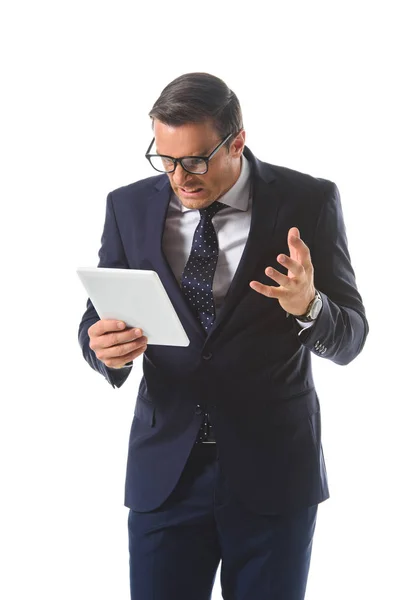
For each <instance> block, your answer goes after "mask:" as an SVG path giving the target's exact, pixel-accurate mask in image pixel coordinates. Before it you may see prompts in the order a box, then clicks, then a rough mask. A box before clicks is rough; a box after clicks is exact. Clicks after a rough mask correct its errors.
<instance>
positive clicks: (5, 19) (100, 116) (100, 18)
mask: <svg viewBox="0 0 400 600" xmlns="http://www.w3.org/2000/svg"><path fill="white" fill-rule="evenodd" d="M394 15H395V2H393V3H389V2H382V1H380V2H359V3H356V2H351V1H347V2H344V3H342V4H338V2H296V3H295V2H293V3H288V2H281V3H280V4H278V2H260V3H257V2H249V1H247V2H240V3H238V4H237V5H234V4H232V3H226V4H225V3H222V2H216V1H214V2H208V1H207V0H203V1H202V2H196V3H188V5H186V3H184V4H182V3H178V2H165V1H164V2H160V3H157V2H148V3H146V7H144V3H143V5H140V6H139V5H138V3H135V2H128V1H122V0H113V2H102V1H99V0H97V1H96V2H94V1H93V0H79V2H77V1H76V0H70V1H69V2H65V1H64V2H60V1H59V2H56V1H54V0H53V1H51V2H50V1H47V2H46V1H43V0H37V1H36V2H18V1H15V2H13V4H12V8H11V9H10V8H8V9H4V8H3V9H2V16H1V19H0V21H1V25H0V27H1V31H0V33H1V35H0V40H1V41H0V44H1V56H2V67H1V69H2V74H1V80H2V93H1V103H2V109H1V120H2V123H1V154H2V155H1V163H0V164H1V167H0V168H1V172H2V175H1V216H2V218H1V267H2V277H1V280H2V285H1V287H2V294H1V302H2V308H1V315H2V326H1V332H2V344H1V354H2V356H1V365H2V377H1V398H2V399H1V420H0V427H1V430H0V444H1V447H0V452H1V481H0V485H1V489H2V492H1V511H0V518H1V523H0V525H1V529H0V531H1V533H0V544H1V552H2V558H1V570H2V576H1V581H0V595H1V597H2V598H4V599H5V600H16V599H18V600H20V599H21V598H40V599H41V600H50V599H51V600H54V599H55V598H57V600H64V599H65V600H66V599H68V600H71V599H72V598H73V599H74V600H86V599H88V598H96V600H102V599H107V600H109V599H111V598H112V599H118V600H128V598H129V581H128V537H127V516H128V509H127V508H126V507H124V505H123V487H124V478H125V465H126V456H127V444H128V435H129V429H130V425H131V419H132V415H133V410H134V403H135V398H136V391H137V388H138V384H139V380H140V377H141V360H139V361H138V362H137V364H135V368H134V369H133V370H132V373H131V375H130V377H129V379H128V380H127V382H126V383H125V384H124V386H123V387H122V388H121V389H119V390H118V389H113V388H112V387H111V386H110V385H109V384H108V383H107V382H106V380H105V379H104V378H103V377H102V376H101V375H99V374H98V373H96V372H95V371H93V370H92V369H91V368H90V367H89V366H88V364H87V363H86V362H85V361H84V360H83V358H82V355H81V351H80V348H79V345H78V340H77V333H78V325H79V323H80V320H81V317H82V314H83V312H84V310H85V308H86V300H87V298H86V293H85V291H84V289H83V287H82V285H81V283H80V281H79V280H78V277H77V275H76V273H75V269H76V267H78V266H97V264H98V255H97V252H98V250H99V247H100V237H101V234H102V230H103V224H104V217H105V200H106V196H107V193H108V192H109V191H111V190H113V189H115V188H117V187H120V186H122V185H125V184H128V183H131V182H133V181H135V180H137V179H141V178H143V177H147V176H152V175H153V174H154V173H153V172H152V170H151V167H150V166H149V165H148V163H147V161H146V160H145V158H144V152H145V150H146V148H147V146H148V144H149V142H150V140H151V137H152V133H151V127H150V120H149V118H148V116H147V115H148V112H149V110H150V109H151V107H152V105H153V103H154V101H155V100H156V99H157V97H158V96H159V94H160V92H161V90H162V89H163V87H165V85H167V84H168V83H169V82H170V81H171V80H172V79H174V78H175V77H177V76H179V75H181V74H183V73H186V72H192V71H207V72H210V73H212V74H214V75H217V76H219V77H221V78H222V79H224V80H225V81H226V83H227V84H228V85H229V86H230V87H231V88H232V89H233V90H234V91H235V93H236V94H237V96H238V97H239V100H240V102H241V105H242V110H243V115H244V123H245V130H246V132H247V144H248V146H249V148H250V149H251V150H252V151H253V152H254V153H255V155H256V156H257V157H259V158H260V159H262V160H264V161H267V162H270V163H273V164H277V165H284V166H287V167H290V168H292V169H296V170H299V171H303V172H305V173H309V174H311V175H314V176H316V177H323V178H326V179H330V180H332V181H334V182H335V183H336V184H337V185H338V187H339V190H340V192H341V197H342V206H343V212H344V217H345V222H346V227H347V235H348V240H349V250H350V254H351V258H352V263H353V266H354V269H355V271H356V276H357V284H358V287H359V290H360V293H361V295H362V297H363V300H364V303H365V307H366V311H367V316H368V319H369V323H370V329H371V331H370V334H369V338H368V340H367V344H366V346H365V349H364V351H363V353H362V354H361V355H360V356H359V357H358V358H357V359H356V360H355V361H354V362H352V363H351V364H350V365H348V366H346V367H340V366H337V365H335V364H333V363H331V362H329V361H327V360H324V359H322V358H317V357H313V364H314V378H315V383H316V387H317V391H318V395H319V397H320V400H321V408H322V436H323V444H324V450H325V458H326V462H327V469H328V477H329V485H330V491H331V499H330V500H328V501H327V502H325V503H323V504H321V505H320V508H319V516H318V522H317V529H316V533H315V538H314V548H313V556H312V562H311V569H310V574H309V582H308V589H307V596H306V598H307V600H321V599H323V600H337V599H338V598H340V599H341V600H354V599H355V598H363V599H367V598H368V599H369V598H371V599H372V598H374V599H375V598H385V600H391V599H392V598H393V599H395V598H398V597H399V587H400V585H399V582H398V573H397V570H398V558H399V556H398V537H399V533H400V531H399V501H400V497H399V487H398V473H399V469H398V457H399V454H400V453H399V443H398V439H399V436H398V421H397V420H398V416H399V409H398V403H399V400H400V394H399V391H398V384H397V380H398V373H399V369H398V337H399V326H398V323H399V306H398V304H399V302H398V296H397V295H396V291H397V292H398V289H399V288H398V269H399V267H398V260H399V252H398V247H399V246H398V242H397V239H398V233H399V226H398V222H397V215H398V210H397V207H398V203H399V186H398V173H397V172H396V171H398V162H399V147H398V138H399V118H398V114H399V106H400V99H399V94H398V92H397V89H396V85H397V82H396V80H398V59H396V55H397V56H398V53H399V50H400V49H399V44H398V41H397V40H398V21H396V19H395V17H394ZM219 598H221V595H220V586H219V572H218V574H217V579H216V584H215V589H214V593H213V600H217V599H219ZM188 600H190V599H188Z"/></svg>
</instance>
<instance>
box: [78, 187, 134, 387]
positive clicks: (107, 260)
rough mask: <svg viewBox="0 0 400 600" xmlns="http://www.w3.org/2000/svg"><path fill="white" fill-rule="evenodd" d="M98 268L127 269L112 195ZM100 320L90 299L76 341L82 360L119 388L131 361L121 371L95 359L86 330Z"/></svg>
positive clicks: (108, 205) (129, 370)
mask: <svg viewBox="0 0 400 600" xmlns="http://www.w3.org/2000/svg"><path fill="white" fill-rule="evenodd" d="M99 259H100V261H99V264H98V265H97V266H98V267H109V268H115V269H129V265H128V261H127V258H126V256H125V252H124V249H123V245H122V240H121V236H120V233H119V230H118V225H117V222H116V219H115V213H114V206H113V201H112V194H111V193H109V194H108V196H107V203H106V217H105V223H104V229H103V235H102V237H101V248H100V250H99ZM99 320H100V317H99V315H98V313H97V311H96V309H95V308H94V306H93V304H92V302H91V300H90V298H88V301H87V304H86V311H85V313H84V314H83V317H82V320H81V323H80V325H79V330H78V341H79V345H80V347H81V349H82V354H83V357H84V359H85V360H86V361H87V362H88V363H89V365H90V366H91V367H92V369H94V370H95V371H97V372H98V373H101V375H103V376H104V377H105V378H106V379H107V381H108V382H109V383H110V384H111V385H112V386H113V388H115V387H118V388H119V387H121V386H122V384H123V383H124V382H125V380H126V379H127V377H128V375H129V373H130V372H131V368H132V361H131V362H130V363H127V365H126V366H125V368H123V369H112V368H109V367H107V366H106V365H105V364H104V363H103V362H102V361H101V360H99V359H98V358H97V357H96V354H95V352H94V351H93V350H92V349H91V348H90V347H89V341H90V340H89V335H88V329H89V327H91V325H93V324H94V323H96V322H97V321H99Z"/></svg>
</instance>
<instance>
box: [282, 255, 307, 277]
mask: <svg viewBox="0 0 400 600" xmlns="http://www.w3.org/2000/svg"><path fill="white" fill-rule="evenodd" d="M277 261H278V262H279V263H280V264H281V265H283V266H284V267H286V269H288V270H289V271H291V273H293V275H296V276H297V277H301V276H302V275H304V272H305V269H304V266H303V265H302V264H301V263H299V262H298V261H297V260H294V258H290V257H289V256H286V254H279V256H278V257H277Z"/></svg>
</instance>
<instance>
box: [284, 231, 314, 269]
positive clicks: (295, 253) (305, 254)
mask: <svg viewBox="0 0 400 600" xmlns="http://www.w3.org/2000/svg"><path fill="white" fill-rule="evenodd" d="M288 247H289V250H290V256H291V258H294V259H296V260H298V261H299V262H301V263H302V264H303V265H304V264H307V263H308V262H311V255H310V249H309V247H308V246H307V244H306V243H305V242H304V241H303V240H302V239H301V237H300V232H299V230H298V229H297V227H292V228H291V229H289V233H288Z"/></svg>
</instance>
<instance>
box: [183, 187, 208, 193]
mask: <svg viewBox="0 0 400 600" xmlns="http://www.w3.org/2000/svg"><path fill="white" fill-rule="evenodd" d="M202 190H203V188H201V187H198V188H182V187H181V191H182V192H183V193H184V194H196V193H198V192H201V191H202Z"/></svg>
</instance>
